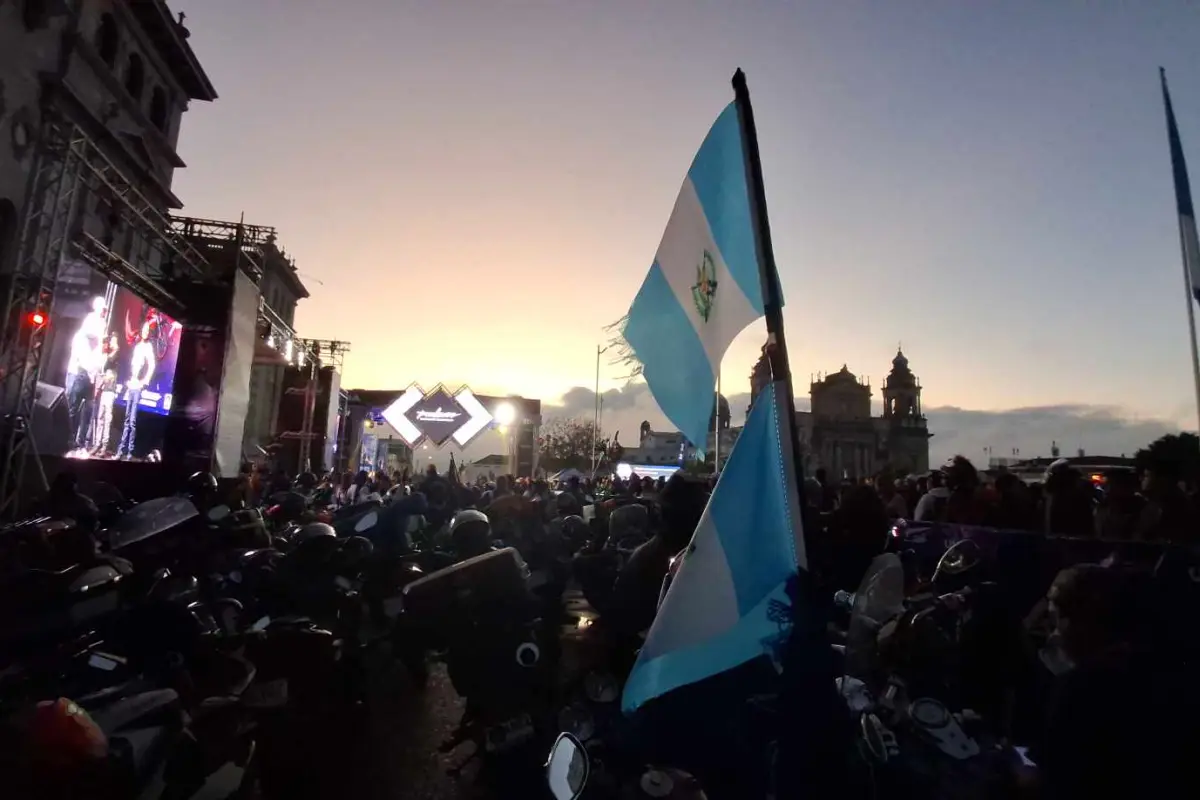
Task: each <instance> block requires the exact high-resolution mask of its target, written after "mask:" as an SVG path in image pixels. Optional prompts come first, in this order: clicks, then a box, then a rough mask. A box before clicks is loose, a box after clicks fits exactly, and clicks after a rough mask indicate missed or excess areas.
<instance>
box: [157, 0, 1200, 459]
mask: <svg viewBox="0 0 1200 800" xmlns="http://www.w3.org/2000/svg"><path fill="white" fill-rule="evenodd" d="M171 5H172V8H173V9H174V10H176V11H179V10H182V11H185V12H186V13H187V25H188V27H189V28H190V29H191V34H192V35H191V44H192V46H193V47H194V49H195V50H196V53H197V54H198V55H199V57H200V59H201V61H202V63H203V64H204V66H205V68H206V69H207V71H208V72H209V74H210V76H211V78H212V80H213V82H214V84H215V85H216V88H217V91H218V93H219V94H220V98H219V99H218V100H217V101H216V102H215V103H213V104H211V105H206V104H197V105H195V106H194V107H193V108H192V110H191V111H190V112H189V114H188V115H187V116H186V117H185V119H184V123H183V133H182V136H181V139H180V145H179V149H180V154H181V155H182V156H183V158H184V160H185V161H186V162H187V163H188V165H189V166H188V168H187V169H186V170H182V171H180V172H179V173H178V177H177V179H176V191H177V193H178V194H179V196H180V197H181V198H182V199H183V200H184V202H185V204H186V208H185V209H184V212H183V213H185V214H189V215H195V216H204V217H218V218H228V219H235V218H237V216H238V215H239V214H240V213H241V212H243V211H244V212H245V215H246V219H247V221H249V222H253V223H256V224H265V225H273V226H275V227H276V228H277V229H278V231H279V237H280V243H281V244H282V245H283V246H284V247H285V248H286V249H287V250H288V252H289V253H291V254H292V255H294V256H295V258H296V260H297V265H298V267H299V269H300V272H301V274H302V276H303V278H304V279H305V281H306V282H307V284H308V286H309V288H310V290H311V292H312V298H311V299H309V300H306V301H304V302H303V303H302V304H301V306H300V309H299V311H298V314H297V324H298V327H299V328H300V331H301V333H302V335H305V336H312V337H323V338H336V339H343V340H348V341H350V342H352V344H353V351H352V354H351V355H350V356H349V358H348V360H347V363H346V376H345V379H344V381H343V385H347V384H349V385H353V386H363V387H388V386H395V387H397V388H402V387H404V386H407V385H408V384H409V383H412V382H414V381H416V382H420V383H421V384H423V385H426V386H429V385H432V384H435V383H437V382H439V381H441V382H445V383H447V384H452V385H456V384H459V383H468V384H470V385H471V386H472V388H474V389H476V390H477V391H479V392H501V393H514V394H521V395H525V396H532V397H540V398H542V399H543V400H544V401H546V402H547V403H548V404H553V403H558V402H562V401H560V400H559V398H561V397H562V396H563V395H564V393H567V392H568V391H569V390H571V388H572V387H587V390H586V392H585V394H586V397H583V396H582V395H581V394H580V391H581V390H576V392H575V395H574V398H575V400H579V401H580V402H579V403H577V405H578V406H579V409H578V410H584V411H586V412H588V413H590V411H589V410H590V408H591V399H590V398H591V394H590V391H591V389H590V387H591V386H592V383H593V381H594V378H595V376H594V370H595V348H596V344H597V342H599V341H600V340H601V339H602V338H604V337H603V334H602V331H601V328H602V326H604V325H605V324H607V323H610V322H612V321H614V320H616V319H617V318H619V317H620V316H621V315H622V314H623V313H624V312H625V310H626V309H627V307H628V305H629V302H630V301H631V300H632V298H633V295H634V293H635V292H636V291H637V288H638V286H639V284H640V282H641V280H642V278H643V276H644V275H645V272H646V269H647V267H648V266H649V263H650V261H651V259H652V257H653V254H654V251H655V249H656V247H657V244H658V240H659V237H660V236H661V235H662V232H663V227H664V225H665V223H666V220H667V217H668V214H669V212H670V210H671V206H672V203H673V202H674V198H675V195H676V193H677V191H678V189H679V186H680V182H681V180H682V178H683V175H684V173H685V172H686V171H687V168H688V165H689V163H690V161H691V158H692V156H693V155H694V153H695V150H696V148H697V146H698V145H699V143H700V141H701V139H702V138H703V136H704V134H705V132H706V130H707V128H708V126H709V125H710V124H711V123H712V121H713V119H714V118H715V116H716V115H717V113H719V111H720V110H721V108H722V107H723V106H724V105H725V104H726V103H727V102H728V101H729V100H730V99H731V98H732V90H731V89H730V86H729V79H730V76H731V75H732V74H733V71H734V69H735V68H737V67H739V66H740V67H742V68H743V69H744V70H745V71H746V73H747V75H748V78H749V84H750V90H751V93H752V96H753V99H754V102H755V111H756V115H757V117H758V126H759V136H760V143H761V147H762V156H763V162H764V170H765V177H766V183H767V193H768V203H769V208H770V215H771V221H772V224H773V232H774V240H775V251H776V255H777V258H778V262H779V266H780V271H781V275H782V280H783V286H784V292H785V296H786V299H787V308H786V324H787V332H788V336H789V344H790V348H791V351H792V366H793V370H794V373H795V376H796V379H797V380H796V382H797V390H798V394H801V395H803V394H806V391H807V382H808V378H809V375H810V373H813V372H816V371H825V370H828V371H834V370H837V369H838V368H840V367H841V365H842V364H843V363H846V364H848V365H849V367H850V369H852V370H853V371H855V372H857V373H859V374H863V375H868V376H870V377H871V379H872V383H875V384H877V383H878V382H879V381H880V379H881V378H882V377H883V375H884V374H885V373H886V370H887V368H888V366H889V362H890V360H891V358H892V356H893V355H894V354H895V351H896V347H897V344H898V343H900V342H903V346H904V350H905V353H906V354H907V355H908V356H909V358H910V359H911V362H912V366H913V368H914V370H915V371H916V372H917V373H918V375H919V376H920V378H921V380H922V383H923V384H924V386H925V387H926V390H925V404H926V408H927V410H928V411H929V415H930V419H931V427H933V428H934V430H935V432H937V433H939V436H940V437H941V438H938V437H935V439H934V445H935V453H938V452H940V451H943V450H946V448H948V447H949V448H957V447H959V446H960V445H961V447H962V448H964V449H966V448H979V447H981V446H993V447H995V448H997V449H1000V448H1009V447H1021V448H1022V449H1023V452H1024V453H1027V454H1029V455H1033V454H1034V453H1033V452H1032V451H1031V448H1036V447H1038V446H1041V445H1042V444H1044V445H1045V446H1046V447H1048V444H1049V443H1048V441H1047V442H1043V441H1042V439H1043V438H1048V437H1050V436H1052V435H1057V436H1061V437H1064V438H1066V439H1067V442H1066V444H1067V446H1069V447H1071V448H1074V447H1076V446H1079V447H1088V448H1089V449H1091V450H1093V451H1096V452H1099V450H1098V449H1097V448H1104V449H1105V450H1106V451H1114V450H1125V449H1129V450H1132V449H1135V448H1136V447H1137V446H1139V445H1140V444H1144V443H1145V441H1146V438H1145V437H1146V436H1147V435H1149V434H1150V433H1155V432H1158V431H1160V429H1161V430H1167V429H1170V427H1172V426H1178V425H1183V426H1187V427H1191V428H1193V429H1194V428H1195V427H1196V413H1195V399H1194V394H1193V388H1192V381H1191V370H1190V366H1189V354H1188V345H1187V339H1186V336H1187V328H1186V317H1185V306H1184V302H1185V300H1184V294H1183V287H1182V280H1181V269H1180V264H1179V244H1178V242H1179V239H1178V231H1177V228H1176V218H1175V210H1174V198H1173V194H1172V188H1171V173H1170V164H1169V159H1168V152H1167V142H1166V134H1165V130H1164V121H1163V111H1162V106H1161V98H1160V94H1159V88H1158V69H1157V68H1158V67H1159V66H1160V65H1161V66H1164V67H1166V69H1167V74H1168V77H1169V79H1170V80H1171V86H1172V89H1173V91H1174V100H1175V105H1176V113H1177V115H1178V118H1179V125H1180V128H1181V132H1182V135H1183V142H1184V148H1185V150H1186V151H1187V152H1188V154H1189V155H1190V156H1191V157H1192V162H1193V165H1194V167H1200V48H1197V46H1196V43H1197V42H1200V10H1198V9H1197V7H1196V6H1195V4H1188V3H1186V2H1183V1H1182V0H1180V1H1179V2H1171V1H1170V0H1159V1H1158V2H1155V3H1138V4H1134V3H1105V4H1097V3H1088V4H1083V3H1045V2H1033V1H1032V0H1031V1H1030V2H1005V3H986V4H985V3H962V2H933V1H932V0H929V1H926V0H922V2H916V1H915V0H914V1H912V2H892V1H889V2H873V3H868V2H788V1H787V0H741V1H740V2H736V3H735V2H702V1H701V0H695V1H694V2H689V1H688V0H669V1H668V0H662V1H660V2H650V1H649V0H643V1H641V2H639V1H637V0H609V1H608V2H598V1H589V0H553V1H552V0H542V2H532V1H527V2H522V1H519V0H495V1H494V2H482V0H481V1H479V2H457V1H455V0H438V1H437V2H434V0H425V1H423V2H402V1H400V0H342V2H339V3H336V4H334V3H329V2H317V0H255V1H254V2H246V0H204V2H191V3H181V2H178V0H176V1H175V2H172V4H171ZM1193 175H1194V176H1196V177H1198V178H1200V174H1198V173H1195V172H1193ZM762 337H763V329H762V327H761V324H760V325H757V326H754V327H752V328H751V329H750V330H749V331H747V333H745V334H743V336H742V337H741V338H740V339H739V340H738V341H737V342H736V343H735V344H734V346H733V347H732V348H731V350H730V352H729V353H728V355H727V356H726V359H725V362H724V365H723V377H724V380H723V388H724V389H725V391H726V393H728V394H739V393H744V392H745V391H746V390H747V383H748V382H747V376H748V374H749V370H750V367H751V365H752V363H753V361H754V359H755V356H756V354H757V351H758V347H759V345H760V343H761V341H762ZM620 375H621V372H620V370H619V369H618V368H616V367H610V366H607V365H606V366H605V367H604V372H603V377H602V384H603V386H604V387H605V388H606V389H610V390H614V391H615V390H616V389H617V387H618V386H619V384H620V381H619V378H620ZM644 395H645V393H644V391H641V392H639V391H638V390H637V389H635V390H634V391H633V392H632V393H630V392H626V393H624V394H622V395H616V394H614V395H613V396H612V399H611V401H610V408H611V409H613V413H614V415H615V416H614V417H613V419H614V422H613V423H612V424H613V425H614V426H617V427H620V428H621V429H622V430H623V431H624V435H623V437H622V438H623V439H630V438H632V436H633V434H634V427H635V426H636V422H637V420H638V419H639V418H642V417H649V418H651V419H652V420H653V421H654V422H655V424H656V426H657V425H659V424H662V423H661V416H659V417H655V416H654V415H655V414H656V411H655V409H654V406H653V404H652V403H651V402H650V401H649V399H648V398H646V397H644ZM575 405H576V404H575V403H574V401H573V400H571V396H570V395H569V396H568V400H567V401H566V410H565V411H564V413H567V412H574V411H575V410H577V409H576V408H575ZM736 405H738V404H737V403H735V406H736ZM939 409H941V411H940V412H939ZM958 409H971V410H972V411H970V412H964V411H961V410H958ZM740 410H742V409H737V408H735V411H740ZM1033 412H1036V413H1040V414H1042V415H1043V417H1044V416H1045V414H1053V415H1057V416H1053V417H1052V420H1051V422H1052V424H1049V425H1048V426H1047V427H1046V429H1045V431H1044V432H1042V431H1039V432H1038V433H1037V434H1036V435H1037V437H1038V438H1037V439H1036V440H1033V439H1030V437H1031V436H1032V435H1033V434H1032V433H1031V430H1032V428H1030V426H1029V425H1028V424H1027V423H1028V420H1029V419H1030V417H1028V413H1033ZM939 413H940V417H939ZM972 414H973V415H974V416H971V415H972ZM1023 414H1024V415H1025V416H1022V415H1023ZM956 415H957V416H956ZM939 420H940V422H939ZM1055 420H1057V421H1055ZM1002 422H1003V424H1004V425H1007V426H1008V427H1006V428H1005V429H1004V430H1005V432H995V433H991V432H988V433H980V431H991V430H992V429H993V428H994V427H995V426H996V425H1000V424H1001V423H1002ZM939 425H940V426H941V429H940V430H939ZM1073 425H1078V432H1076V433H1063V434H1055V433H1053V431H1054V430H1056V429H1057V428H1056V426H1058V428H1062V427H1066V428H1069V427H1070V426H1073ZM989 426H991V427H989ZM1043 433H1044V434H1045V435H1044V436H1043ZM956 436H958V437H959V440H958V442H959V443H958V444H955V437H956ZM1072 437H1074V438H1072ZM1105 437H1108V438H1105ZM1043 449H1045V448H1044V447H1043ZM945 454H946V453H944V452H941V455H945ZM972 455H977V453H972Z"/></svg>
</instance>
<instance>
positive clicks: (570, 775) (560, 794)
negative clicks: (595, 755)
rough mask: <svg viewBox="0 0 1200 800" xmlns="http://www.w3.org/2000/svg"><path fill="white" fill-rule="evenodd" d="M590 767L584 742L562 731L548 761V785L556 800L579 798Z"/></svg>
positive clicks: (551, 749) (575, 799)
mask: <svg viewBox="0 0 1200 800" xmlns="http://www.w3.org/2000/svg"><path fill="white" fill-rule="evenodd" d="M590 769H591V764H590V763H589V762H588V754H587V750H585V749H584V748H583V743H582V742H580V741H579V740H578V739H576V738H575V737H574V736H572V735H571V734H569V733H560V734H559V735H558V739H557V740H555V742H554V746H553V747H551V748H550V759H549V760H548V761H547V762H546V786H548V787H549V789H550V794H552V795H553V796H554V800H578V798H579V797H580V795H582V794H583V787H584V786H586V785H587V779H588V772H589V771H590Z"/></svg>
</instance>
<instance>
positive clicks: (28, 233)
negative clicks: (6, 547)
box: [0, 118, 83, 518]
mask: <svg viewBox="0 0 1200 800" xmlns="http://www.w3.org/2000/svg"><path fill="white" fill-rule="evenodd" d="M72 133H74V131H71V132H66V131H64V130H63V129H62V128H61V127H60V126H59V125H57V124H56V123H55V122H54V121H53V120H51V119H48V118H47V119H45V120H44V121H43V124H42V130H41V131H40V133H39V137H38V149H37V152H36V154H35V157H34V166H33V174H32V176H31V180H30V182H29V186H28V191H27V194H26V202H25V214H24V219H23V220H22V225H21V233H20V237H19V239H18V240H17V260H16V263H15V264H14V265H13V271H12V273H11V275H10V276H8V277H9V285H8V293H7V296H6V297H5V314H4V317H3V324H4V328H3V333H2V335H0V369H2V370H3V374H2V375H0V381H2V383H0V398H2V399H3V410H4V418H3V422H4V425H3V432H2V434H0V458H2V459H3V461H2V462H0V517H6V518H7V517H12V516H16V515H17V514H18V513H19V511H20V509H19V501H20V497H21V490H22V488H23V481H24V478H25V462H26V460H27V458H28V457H29V456H30V455H32V456H33V458H35V459H38V453H37V445H36V443H35V442H34V437H33V413H34V408H35V406H36V404H37V381H38V367H39V366H40V364H41V360H42V350H43V348H44V346H45V344H46V333H47V329H48V327H49V321H48V316H49V313H50V309H51V307H52V306H53V303H54V290H55V284H56V282H57V278H58V267H59V264H61V263H62V260H63V256H64V255H65V253H66V250H67V246H68V242H69V239H70V235H71V231H72V224H73V218H74V214H75V210H76V208H77V206H78V203H77V199H76V198H77V195H78V193H79V188H80V173H81V171H82V161H83V146H82V143H81V142H80V141H79V140H78V139H77V138H74V137H73V136H72V135H71V134H72ZM34 312H39V313H41V314H43V315H45V316H44V317H43V318H42V319H41V320H39V321H38V322H40V324H37V323H35V321H34V320H33V319H32V318H31V315H32V314H34ZM38 464H39V466H40V464H41V462H40V460H38ZM42 480H43V483H45V473H44V471H43V472H42ZM43 488H48V487H43Z"/></svg>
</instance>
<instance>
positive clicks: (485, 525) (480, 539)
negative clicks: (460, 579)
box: [450, 508, 492, 558]
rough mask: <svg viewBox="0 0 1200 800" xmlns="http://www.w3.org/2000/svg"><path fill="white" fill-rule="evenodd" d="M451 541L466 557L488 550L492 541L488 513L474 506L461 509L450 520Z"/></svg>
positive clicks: (459, 552)
mask: <svg viewBox="0 0 1200 800" xmlns="http://www.w3.org/2000/svg"><path fill="white" fill-rule="evenodd" d="M450 541H451V542H452V543H453V544H454V549H455V550H456V551H457V552H458V554H459V555H461V556H463V557H466V558H469V557H471V556H474V555H479V554H480V553H484V552H487V549H488V547H490V546H491V543H492V524H491V521H490V520H489V519H488V516H487V514H484V513H483V512H482V511H477V510H475V509H473V508H468V509H464V510H463V511H459V512H458V513H457V514H455V515H454V516H453V517H452V518H451V520H450Z"/></svg>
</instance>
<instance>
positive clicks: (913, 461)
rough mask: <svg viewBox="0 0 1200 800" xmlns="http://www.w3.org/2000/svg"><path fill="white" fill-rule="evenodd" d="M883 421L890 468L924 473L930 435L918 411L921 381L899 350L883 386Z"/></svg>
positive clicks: (922, 415) (923, 416)
mask: <svg viewBox="0 0 1200 800" xmlns="http://www.w3.org/2000/svg"><path fill="white" fill-rule="evenodd" d="M883 419H884V422H885V424H886V426H887V443H888V447H887V449H888V453H889V456H890V459H891V461H892V462H893V466H894V467H898V468H900V469H902V470H905V471H907V472H913V473H921V472H927V471H928V470H929V437H930V435H931V434H930V433H929V426H928V423H927V422H926V420H925V415H924V414H923V413H922V412H921V382H920V381H919V380H917V376H916V375H914V374H913V372H912V370H911V369H909V366H908V359H907V358H905V356H904V351H903V350H901V349H899V348H898V349H897V350H896V357H895V358H893V359H892V371H891V372H889V373H888V376H887V380H886V381H884V384H883Z"/></svg>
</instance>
